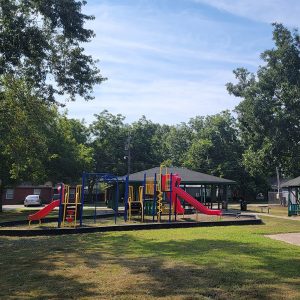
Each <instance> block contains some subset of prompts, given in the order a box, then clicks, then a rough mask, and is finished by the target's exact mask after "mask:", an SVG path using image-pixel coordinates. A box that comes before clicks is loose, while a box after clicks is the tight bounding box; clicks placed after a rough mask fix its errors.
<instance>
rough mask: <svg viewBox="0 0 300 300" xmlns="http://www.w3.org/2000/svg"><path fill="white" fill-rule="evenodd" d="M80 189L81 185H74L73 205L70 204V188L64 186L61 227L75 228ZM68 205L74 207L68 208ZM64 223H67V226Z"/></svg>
mask: <svg viewBox="0 0 300 300" xmlns="http://www.w3.org/2000/svg"><path fill="white" fill-rule="evenodd" d="M81 189H82V186H81V185H76V188H75V199H74V200H75V201H74V202H73V203H70V186H68V185H65V199H64V202H63V205H64V214H63V221H62V227H66V226H70V227H76V225H77V212H78V207H79V205H80V200H81ZM70 205H74V208H68V207H69V206H70ZM65 221H68V222H69V224H66V222H65Z"/></svg>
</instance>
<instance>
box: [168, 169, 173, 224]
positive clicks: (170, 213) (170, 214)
mask: <svg viewBox="0 0 300 300" xmlns="http://www.w3.org/2000/svg"><path fill="white" fill-rule="evenodd" d="M172 176H173V174H172V173H171V175H170V188H169V190H170V192H169V193H170V206H169V222H171V217H172Z"/></svg>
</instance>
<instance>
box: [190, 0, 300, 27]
mask: <svg viewBox="0 0 300 300" xmlns="http://www.w3.org/2000/svg"><path fill="white" fill-rule="evenodd" d="M194 1H195V2H198V3H205V4H208V5H210V6H213V7H216V8H218V9H221V10H225V11H227V12H229V13H231V14H233V15H238V16H241V17H246V18H248V19H251V20H255V21H262V22H266V23H273V22H278V23H284V24H286V25H287V26H292V27H293V26H296V27H297V26H300V19H299V15H300V2H299V0H263V1H262V0H230V1H228V0H194Z"/></svg>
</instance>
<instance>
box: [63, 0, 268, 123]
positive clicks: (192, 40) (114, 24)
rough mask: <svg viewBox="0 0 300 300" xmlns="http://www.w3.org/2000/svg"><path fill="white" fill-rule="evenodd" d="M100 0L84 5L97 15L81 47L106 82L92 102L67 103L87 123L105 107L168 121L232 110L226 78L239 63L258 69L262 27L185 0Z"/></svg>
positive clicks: (229, 78) (233, 100) (130, 115)
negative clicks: (170, 2) (165, 0)
mask: <svg viewBox="0 0 300 300" xmlns="http://www.w3.org/2000/svg"><path fill="white" fill-rule="evenodd" d="M199 1H200V0H199ZM99 2H100V4H98V3H99ZM103 2H104V1H103V0H102V1H98V0H97V4H94V5H87V6H86V7H87V9H88V11H87V13H92V14H94V15H95V16H96V20H95V21H93V22H89V23H88V26H89V27H91V28H92V29H94V30H95V32H96V38H95V39H93V41H92V42H91V43H89V44H87V45H85V47H86V50H87V52H88V53H90V54H92V55H93V57H94V58H97V59H99V60H100V63H99V68H100V69H101V73H102V74H103V76H105V77H108V81H106V82H104V83H103V84H101V85H100V86H98V87H96V88H95V97H96V99H95V100H94V101H91V102H84V101H81V100H77V101H76V102H73V103H68V104H67V108H68V110H69V114H70V116H71V117H75V118H79V119H81V118H84V119H86V121H87V122H89V123H90V122H91V121H92V120H93V119H94V118H93V114H94V113H99V112H101V111H102V110H104V109H108V110H109V111H110V112H111V113H114V114H116V113H121V114H123V115H125V116H127V121H128V122H132V121H135V120H137V119H138V118H139V117H141V116H142V115H146V116H147V117H148V118H149V119H151V120H153V121H155V122H160V123H168V124H175V123H179V122H183V121H188V119H189V118H191V117H194V116H195V115H207V114H214V113H218V112H220V111H222V110H225V109H233V108H234V107H235V105H236V104H237V103H238V99H236V98H233V97H231V96H229V95H228V93H227V91H226V88H225V83H226V82H228V81H232V80H233V75H232V70H233V69H234V68H236V67H239V66H246V67H248V68H250V69H251V68H252V69H255V68H256V67H257V65H258V64H259V53H260V52H261V51H262V50H264V49H265V46H266V43H265V40H266V38H265V35H263V34H260V28H254V29H253V28H250V29H249V28H245V26H244V27H243V26H241V27H239V26H237V24H236V23H234V24H232V23H231V22H229V21H222V20H220V19H217V18H213V17H209V16H207V15H206V14H205V12H201V11H199V12H194V11H193V10H190V9H189V8H188V7H185V6H184V5H186V4H185V3H188V1H187V2H186V1H182V4H181V5H182V9H181V10H176V11H172V9H170V10H168V11H167V12H166V11H163V12H162V11H161V10H159V9H157V8H155V7H153V8H152V9H153V10H152V11H151V10H149V7H148V8H147V9H148V10H147V9H145V7H139V6H130V5H129V4H128V3H129V2H127V1H124V3H127V5H126V4H124V5H113V4H111V3H112V2H109V1H106V2H105V3H106V4H103ZM203 2H207V3H208V2H209V3H210V1H208V0H203ZM228 2H229V1H228ZM101 3H102V4H101ZM141 3H144V2H143V1H142V2H141ZM147 3H148V4H149V5H151V2H147ZM190 3H191V2H190ZM211 3H212V4H213V5H215V6H216V7H218V8H220V9H225V8H224V7H225V4H223V5H224V7H221V6H217V3H218V2H217V1H211ZM220 3H221V2H220ZM222 3H223V2H222ZM224 3H225V1H224ZM240 10H241V9H240ZM270 31H271V29H270ZM245 36H247V38H245Z"/></svg>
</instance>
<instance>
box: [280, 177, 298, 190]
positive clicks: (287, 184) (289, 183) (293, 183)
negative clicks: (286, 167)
mask: <svg viewBox="0 0 300 300" xmlns="http://www.w3.org/2000/svg"><path fill="white" fill-rule="evenodd" d="M293 186H299V187H300V176H299V177H296V178H294V179H291V180H289V181H287V182H285V183H284V184H281V187H293Z"/></svg>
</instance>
